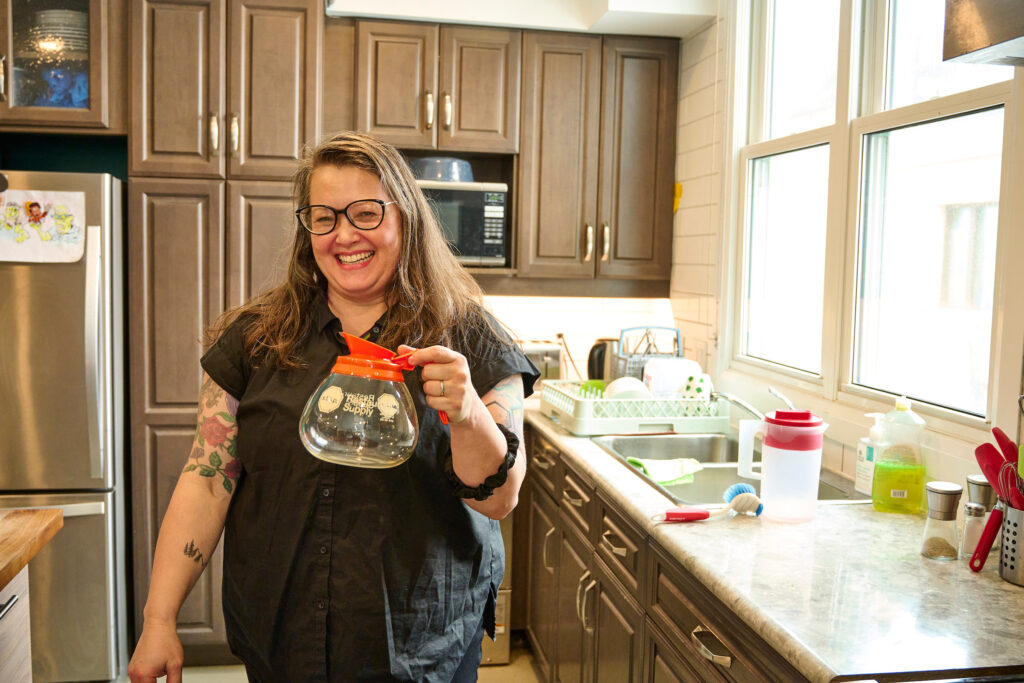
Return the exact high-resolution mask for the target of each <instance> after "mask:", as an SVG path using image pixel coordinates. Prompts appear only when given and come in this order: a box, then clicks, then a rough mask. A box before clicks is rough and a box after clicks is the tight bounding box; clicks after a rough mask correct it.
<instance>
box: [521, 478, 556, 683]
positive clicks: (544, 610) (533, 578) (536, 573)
mask: <svg viewBox="0 0 1024 683" xmlns="http://www.w3.org/2000/svg"><path fill="white" fill-rule="evenodd" d="M531 487H532V488H531V495H530V512H529V519H530V532H529V533H530V572H529V573H530V576H529V596H528V597H527V605H526V632H527V635H528V637H529V639H530V646H531V648H532V649H533V656H534V659H535V660H536V662H537V665H538V666H539V667H540V669H541V671H542V673H543V674H544V680H546V681H553V680H554V674H555V670H554V662H555V646H556V642H555V638H556V636H557V630H556V629H557V624H558V612H557V605H558V542H559V532H558V526H557V524H556V521H555V520H557V518H558V510H557V509H556V508H555V503H554V501H552V500H551V498H550V497H549V496H548V494H547V493H545V492H544V491H543V490H542V489H541V488H539V487H538V486H536V485H535V484H531Z"/></svg>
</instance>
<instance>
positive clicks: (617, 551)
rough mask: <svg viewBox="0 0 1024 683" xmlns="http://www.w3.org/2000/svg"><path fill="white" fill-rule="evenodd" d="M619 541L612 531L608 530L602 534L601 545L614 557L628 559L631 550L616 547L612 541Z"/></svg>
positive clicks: (619, 546)
mask: <svg viewBox="0 0 1024 683" xmlns="http://www.w3.org/2000/svg"><path fill="white" fill-rule="evenodd" d="M613 538H614V539H616V540H619V537H618V536H616V535H615V534H613V533H612V531H611V529H608V530H607V531H605V532H604V533H603V534H601V543H603V544H604V545H605V547H607V548H608V550H609V551H611V553H612V555H618V556H619V557H626V556H627V555H629V548H626V547H625V546H621V545H615V543H614V542H612V539H613Z"/></svg>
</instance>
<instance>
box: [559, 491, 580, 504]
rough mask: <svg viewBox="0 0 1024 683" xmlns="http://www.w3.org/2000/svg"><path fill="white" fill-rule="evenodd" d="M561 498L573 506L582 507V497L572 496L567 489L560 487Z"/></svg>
mask: <svg viewBox="0 0 1024 683" xmlns="http://www.w3.org/2000/svg"><path fill="white" fill-rule="evenodd" d="M562 500H564V501H565V502H566V503H568V504H569V505H572V506H573V507H578V508H581V507H583V499H582V498H573V497H572V496H570V495H569V489H562Z"/></svg>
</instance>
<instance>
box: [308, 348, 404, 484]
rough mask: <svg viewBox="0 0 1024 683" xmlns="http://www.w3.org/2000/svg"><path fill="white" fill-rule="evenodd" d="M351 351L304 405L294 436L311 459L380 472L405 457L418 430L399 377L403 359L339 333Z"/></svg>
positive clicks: (402, 381) (339, 361)
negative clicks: (296, 436) (298, 439)
mask: <svg viewBox="0 0 1024 683" xmlns="http://www.w3.org/2000/svg"><path fill="white" fill-rule="evenodd" d="M342 334H343V335H344V337H345V341H346V343H347V344H348V347H349V350H350V351H351V353H350V354H349V355H347V356H338V359H337V361H336V362H335V364H334V367H333V368H332V370H331V373H330V374H329V375H328V376H327V377H326V378H325V379H324V381H323V382H321V383H320V386H318V387H317V388H316V391H314V392H313V393H312V394H311V395H310V397H309V401H307V402H306V407H305V409H304V410H303V411H302V418H301V419H300V420H299V438H300V439H301V440H302V445H303V446H305V447H306V450H308V451H309V452H310V453H311V454H313V455H314V456H315V457H317V458H320V459H321V460H325V461H327V462H331V463H335V464H337V465H348V466H350V467H363V468H370V469H381V468H386V467H396V466H398V465H401V464H402V463H403V462H405V461H406V460H408V459H409V457H410V456H411V455H412V452H413V449H414V448H415V447H416V438H417V435H418V433H419V427H418V424H417V419H416V407H415V405H414V404H413V401H412V396H411V395H410V394H409V389H408V387H406V386H405V380H404V377H403V376H402V370H403V369H406V370H408V369H410V368H411V367H412V366H411V365H409V364H408V363H407V362H404V363H403V362H402V361H404V357H399V356H396V355H395V354H394V353H393V352H392V351H390V350H388V349H386V348H384V347H382V346H378V345H377V344H374V343H373V342H368V341H366V340H365V339H360V338H359V337H354V336H352V335H350V334H346V333H344V332H343V333H342Z"/></svg>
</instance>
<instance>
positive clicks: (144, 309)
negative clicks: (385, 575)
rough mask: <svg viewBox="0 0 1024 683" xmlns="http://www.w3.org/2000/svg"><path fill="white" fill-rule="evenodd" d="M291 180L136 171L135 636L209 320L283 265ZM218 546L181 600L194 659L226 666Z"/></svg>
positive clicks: (132, 317) (132, 197)
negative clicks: (142, 175)
mask: <svg viewBox="0 0 1024 683" xmlns="http://www.w3.org/2000/svg"><path fill="white" fill-rule="evenodd" d="M291 211H292V209H291V193H290V186H289V184H288V183H283V182H267V181H227V182H225V181H222V180H210V179H161V178H133V179H132V180H131V181H130V183H129V212H130V215H132V216H133V217H134V220H133V221H132V222H131V224H130V229H129V236H128V244H129V263H128V282H129V292H130V294H129V321H130V327H129V354H130V355H131V357H132V358H134V359H135V362H133V363H132V364H131V375H130V378H129V381H130V395H131V404H130V412H131V458H132V468H131V471H132V484H131V485H132V500H133V506H132V528H133V536H134V538H133V546H134V567H135V572H134V578H135V624H136V634H138V633H140V632H141V631H140V629H141V627H142V608H143V607H144V606H145V600H146V595H147V591H148V588H149V578H150V575H151V573H152V561H153V551H154V550H155V548H156V538H157V533H158V531H159V529H160V523H161V521H162V520H163V515H164V512H165V511H166V509H167V504H168V503H169V501H170V497H171V493H172V492H173V490H174V486H175V484H176V483H177V479H178V475H179V474H180V473H181V470H182V468H183V467H184V465H185V463H186V459H187V457H188V453H189V451H190V450H191V447H192V439H193V437H194V435H195V420H196V413H197V408H198V406H197V401H198V398H199V389H200V383H201V378H202V368H201V367H200V365H199V359H200V357H201V356H202V353H203V344H202V340H203V335H204V331H205V329H206V327H207V326H208V325H210V324H211V323H212V322H213V321H214V320H216V318H217V316H219V315H220V313H221V312H223V311H224V310H225V309H226V308H228V307H231V306H235V305H238V304H240V303H242V302H243V301H245V300H246V299H248V298H250V297H252V296H254V295H256V294H258V293H260V292H261V291H262V290H263V289H264V288H265V287H266V286H268V285H269V284H270V283H271V281H272V280H274V279H276V278H277V275H278V274H279V273H280V269H281V268H283V267H284V265H285V264H284V263H283V261H282V259H283V258H284V256H282V254H284V253H286V250H285V251H282V247H283V246H285V245H287V244H288V243H290V241H291V236H292V233H291V230H292V223H293V221H292V214H291ZM221 567H222V559H221V551H220V548H219V546H218V549H217V550H216V552H214V554H213V556H212V558H211V561H210V564H209V565H208V566H207V568H206V571H204V572H203V574H202V575H201V576H200V578H199V581H198V583H197V584H196V587H195V588H193V590H192V592H191V594H190V595H189V597H188V599H187V600H186V601H185V603H184V605H183V606H182V609H181V613H180V615H179V621H178V632H179V635H180V637H181V639H182V644H183V645H184V647H185V651H186V658H187V661H188V662H189V663H190V664H218V663H225V662H230V661H233V657H232V656H231V655H230V652H229V650H228V647H227V637H226V633H225V630H224V620H223V613H222V609H221V578H222V574H221Z"/></svg>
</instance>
